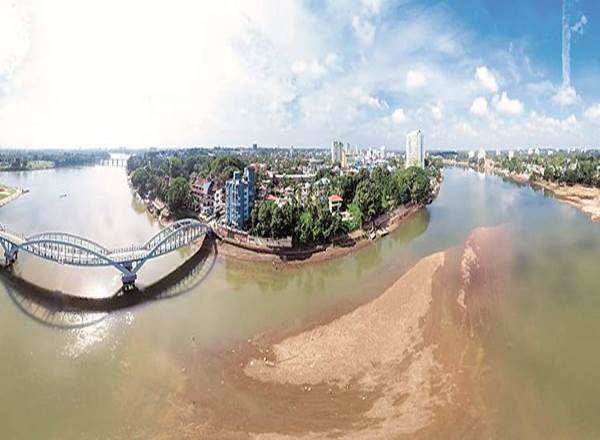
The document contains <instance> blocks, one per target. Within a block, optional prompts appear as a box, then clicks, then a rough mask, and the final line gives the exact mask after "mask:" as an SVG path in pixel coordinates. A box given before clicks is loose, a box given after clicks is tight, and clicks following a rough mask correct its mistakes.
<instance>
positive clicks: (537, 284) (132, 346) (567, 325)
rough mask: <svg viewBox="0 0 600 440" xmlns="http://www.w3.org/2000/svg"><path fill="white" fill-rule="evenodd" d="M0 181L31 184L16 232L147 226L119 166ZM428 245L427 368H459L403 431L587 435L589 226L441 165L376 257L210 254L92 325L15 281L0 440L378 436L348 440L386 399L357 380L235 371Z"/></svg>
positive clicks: (591, 326) (345, 304)
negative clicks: (435, 185) (442, 257)
mask: <svg viewBox="0 0 600 440" xmlns="http://www.w3.org/2000/svg"><path fill="white" fill-rule="evenodd" d="M0 181H1V182H2V183H5V184H8V185H13V186H19V187H22V188H28V189H29V190H30V192H29V193H28V194H26V195H24V196H22V197H20V198H19V199H17V200H16V201H14V202H12V203H10V204H9V205H6V206H4V207H2V208H0V222H1V223H2V224H5V225H6V226H9V227H11V228H12V229H16V230H19V231H21V232H24V233H28V234H29V233H31V234H32V233H35V232H43V231H49V230H60V231H68V232H73V233H78V234H81V235H84V236H86V237H89V238H92V239H94V240H95V241H97V242H100V243H102V244H105V245H107V246H125V245H127V244H130V243H141V242H143V241H145V239H146V238H148V237H149V236H151V235H152V234H153V233H154V232H156V231H158V230H159V226H158V225H157V224H156V222H155V221H154V220H153V219H152V218H151V217H150V216H148V215H147V214H146V212H145V211H144V207H143V205H141V203H139V202H138V201H137V200H136V199H135V197H133V195H132V193H131V191H130V189H129V187H128V185H127V181H126V176H125V172H124V170H123V169H119V168H110V167H83V168H75V169H61V170H44V171H35V172H18V173H1V174H0ZM61 193H67V194H68V196H67V197H64V198H60V197H59V195H60V194H61ZM482 226H485V227H490V228H491V229H490V230H494V231H498V230H499V229H500V230H502V233H495V234H491V235H488V236H486V235H485V234H483V236H481V235H480V239H479V240H478V243H479V244H478V249H477V256H478V259H477V264H478V265H477V267H475V268H474V269H473V270H472V273H470V275H471V278H470V281H469V283H468V286H467V287H468V288H467V289H466V292H467V293H466V294H465V295H464V298H463V301H464V305H465V306H466V309H464V308H463V307H462V306H461V305H460V304H459V297H460V291H461V289H464V287H465V279H464V277H463V275H464V273H465V272H464V270H463V269H464V268H463V260H464V256H465V243H467V242H468V240H469V237H473V231H474V230H476V229H477V228H479V227H482ZM496 227H500V228H496ZM440 251H443V252H446V256H447V258H446V263H445V264H444V266H443V267H442V268H441V269H440V270H439V271H438V272H436V274H435V276H434V279H433V284H432V286H433V300H432V302H431V307H430V310H429V313H428V315H427V318H426V319H425V320H423V322H422V329H423V335H424V336H423V342H422V345H423V347H426V346H429V345H431V344H436V345H438V346H439V348H438V349H436V350H435V352H434V355H435V356H436V359H437V361H438V362H439V363H440V364H441V365H443V366H444V368H445V370H444V371H446V372H449V374H452V378H453V380H452V384H453V389H454V391H453V393H454V394H452V395H453V399H454V400H453V401H452V402H451V403H448V404H446V405H437V406H436V407H435V408H433V411H432V415H431V417H430V418H429V419H428V421H427V423H425V425H424V427H423V428H421V429H419V430H417V431H415V432H413V433H410V434H405V435H406V436H409V437H417V438H439V437H444V438H482V437H487V438H565V437H580V438H581V437H584V438H590V437H598V436H600V420H599V419H598V418H597V417H596V413H597V408H598V407H600V397H598V396H600V392H599V391H600V390H599V389H598V387H599V386H600V385H598V384H599V383H600V381H599V379H600V356H599V355H598V354H597V350H595V348H594V347H595V346H596V343H597V336H598V335H599V334H600V324H599V322H600V321H599V320H598V316H600V278H599V277H598V262H599V261H600V228H599V227H598V225H597V224H593V223H591V222H590V220H589V219H588V218H587V217H586V216H585V215H584V214H582V213H580V212H579V211H577V210H576V209H575V208H573V207H570V206H567V205H565V204H562V203H559V202H557V201H556V200H554V199H552V198H551V197H548V196H547V195H544V193H542V192H536V191H534V190H533V189H531V188H529V187H527V186H524V187H523V186H516V185H514V184H511V183H509V182H504V181H502V179H500V178H498V177H493V176H482V175H479V174H477V173H475V172H470V171H462V170H456V169H447V170H445V180H444V183H443V186H442V190H441V192H440V194H439V197H438V198H437V199H436V201H435V202H434V203H433V204H432V205H430V206H428V207H427V208H426V209H424V210H422V211H420V212H419V213H417V214H416V215H415V216H413V217H411V219H409V220H408V221H407V222H406V223H405V224H404V225H403V226H402V227H400V228H399V229H398V230H397V231H395V232H394V233H392V234H390V235H389V236H387V237H385V238H384V239H382V240H379V241H377V242H375V243H374V244H373V245H372V246H368V247H367V248H365V249H362V250H359V251H357V252H355V253H354V254H352V255H349V256H346V257H343V258H340V259H337V260H333V261H329V262H325V263H320V264H318V265H311V266H307V267H303V268H294V269H278V270H274V269H273V267H270V266H268V265H261V264H258V265H257V264H251V263H243V262H235V261H230V260H225V259H223V258H221V257H219V255H218V253H217V252H216V251H214V250H213V251H212V254H211V256H210V258H208V257H207V258H201V259H200V260H199V264H198V265H197V268H196V269H195V270H194V271H193V273H192V274H191V275H190V276H189V277H187V278H186V277H185V276H183V275H182V276H181V277H180V278H181V279H179V278H178V279H177V280H175V281H174V282H173V283H170V284H169V283H167V284H165V285H164V290H165V291H164V300H160V301H150V302H144V303H143V304H141V305H138V306H135V307H131V308H125V309H123V310H118V311H94V312H93V313H75V312H69V313H63V312H61V311H60V310H59V311H57V310H56V309H53V308H52V307H48V306H47V305H46V307H45V306H44V303H43V302H42V303H39V302H36V301H31V300H30V299H28V295H27V294H28V293H29V294H31V293H32V292H29V291H27V287H26V286H27V285H26V284H25V287H23V286H21V285H19V284H17V286H16V287H15V285H14V283H11V282H10V281H9V280H7V278H6V277H0V359H1V362H0V394H1V397H0V432H1V433H2V438H16V439H37V438H40V439H53V438H55V439H78V438H102V439H104V438H108V439H119V438H123V439H131V438H206V437H214V438H247V437H249V436H256V435H264V436H266V437H267V438H268V436H281V435H288V436H293V437H294V436H300V437H301V436H311V435H312V436H314V437H316V438H319V437H322V436H324V435H338V436H342V437H343V436H351V435H352V433H353V432H354V433H359V432H364V433H370V434H365V436H366V437H369V436H375V435H376V432H377V431H361V430H365V429H371V428H377V426H378V424H380V425H383V421H382V420H372V419H370V418H368V417H366V416H365V414H367V413H368V412H369V411H371V410H372V408H373V405H374V404H375V402H376V401H377V399H378V398H380V397H381V396H382V395H383V394H384V391H383V390H382V389H378V390H375V391H373V393H372V394H369V395H367V396H366V398H365V399H364V400H363V399H362V397H365V396H364V393H362V391H363V390H361V389H360V387H359V386H358V383H354V382H351V383H350V387H349V388H348V389H344V388H341V389H337V388H336V387H335V386H333V387H331V386H330V385H329V384H317V385H315V386H314V387H313V388H311V390H310V391H306V390H305V389H304V387H302V386H297V385H285V384H277V383H272V382H261V381H258V380H254V379H252V378H250V377H248V376H247V375H246V374H245V373H244V365H246V363H247V362H248V361H249V360H250V359H254V358H256V359H262V358H263V357H266V358H267V359H272V358H273V356H274V355H273V353H272V351H271V350H272V346H273V344H277V343H280V342H281V341H285V340H286V338H288V337H293V336H294V335H298V334H301V333H302V332H304V331H310V330H311V329H314V328H317V327H318V326H320V325H327V324H328V323H330V322H332V321H333V320H335V319H336V318H337V317H339V316H341V315H344V314H345V313H349V312H351V311H353V310H355V309H356V308H357V307H360V306H361V305H362V304H365V303H366V302H368V301H370V300H373V299H375V298H377V297H379V295H381V294H382V293H383V292H384V291H385V290H386V289H387V288H388V287H390V286H391V285H392V284H393V283H394V282H396V281H397V280H398V279H399V278H401V277H402V276H403V275H404V274H406V273H407V271H408V270H409V269H410V268H411V267H413V266H414V265H415V264H417V263H418V262H419V261H420V260H421V259H422V258H424V257H426V256H428V255H431V254H433V253H436V252H440ZM192 253H193V250H192V249H185V250H182V251H181V252H179V253H174V254H172V255H169V256H167V257H165V258H163V259H160V260H155V261H153V262H151V263H152V264H149V265H148V267H145V268H144V269H143V270H142V273H141V277H140V283H141V284H142V285H150V284H152V283H153V282H154V281H156V280H158V279H159V278H161V277H162V276H163V275H164V274H166V273H169V272H171V271H173V270H175V268H176V267H178V266H179V265H180V264H181V263H182V262H183V261H184V260H186V259H188V258H189V257H190V256H191V255H192ZM15 273H16V275H17V276H19V277H22V278H23V279H25V280H27V281H28V282H31V283H34V284H38V285H41V286H44V287H46V288H48V289H50V290H59V291H60V290H62V291H68V292H73V293H76V294H80V295H87V296H91V297H104V296H107V295H111V294H112V293H114V291H115V290H116V289H117V288H118V285H119V275H118V273H116V271H114V270H113V269H108V268H107V269H98V270H96V269H80V268H69V267H65V266H60V265H55V264H52V263H49V262H46V261H42V260H39V259H36V258H34V257H28V256H26V255H21V256H20V257H19V261H18V263H17V267H16V268H15ZM23 289H25V290H23ZM464 290H465V289H464ZM465 310H466V311H465ZM248 341H250V342H248ZM408 362H409V361H408V360H407V361H406V364H402V363H401V364H399V365H398V371H399V372H400V371H403V368H405V367H406V365H408ZM390 380H393V379H390ZM384 383H385V382H384ZM330 389H331V390H330ZM431 390H432V391H431V393H432V394H433V395H435V394H436V392H437V393H440V394H441V393H442V388H441V386H440V387H439V389H437V388H436V387H435V386H434V387H432V389H431ZM406 396H407V397H406V398H408V397H409V396H410V390H407V391H406ZM401 400H402V399H400V400H399V401H398V402H397V403H398V405H401V403H402V402H401ZM386 426H387V425H386ZM390 426H392V425H390ZM393 432H396V431H393ZM397 436H399V437H402V434H398V435H397ZM363 437H364V436H363Z"/></svg>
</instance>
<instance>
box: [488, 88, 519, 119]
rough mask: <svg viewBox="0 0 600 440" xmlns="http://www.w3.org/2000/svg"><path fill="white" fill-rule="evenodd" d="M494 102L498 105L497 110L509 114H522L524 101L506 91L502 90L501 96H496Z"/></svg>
mask: <svg viewBox="0 0 600 440" xmlns="http://www.w3.org/2000/svg"><path fill="white" fill-rule="evenodd" d="M494 104H495V105H496V110H498V111H499V112H500V113H505V114H508V115H520V114H521V113H523V103H522V102H521V101H519V100H518V99H511V98H509V97H508V95H507V94H506V92H502V94H501V95H500V96H498V95H496V96H494Z"/></svg>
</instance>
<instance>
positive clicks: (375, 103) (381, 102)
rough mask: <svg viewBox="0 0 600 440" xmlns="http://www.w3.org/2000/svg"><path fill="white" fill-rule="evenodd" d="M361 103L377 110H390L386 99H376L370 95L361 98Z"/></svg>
mask: <svg viewBox="0 0 600 440" xmlns="http://www.w3.org/2000/svg"><path fill="white" fill-rule="evenodd" d="M359 101H360V103H361V104H362V105H366V106H367V107H371V108H373V109H376V110H386V109H388V108H389V105H388V103H387V102H386V101H385V99H379V98H375V97H373V96H370V95H362V96H360V98H359Z"/></svg>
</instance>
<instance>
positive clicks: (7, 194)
mask: <svg viewBox="0 0 600 440" xmlns="http://www.w3.org/2000/svg"><path fill="white" fill-rule="evenodd" d="M23 194H24V192H23V190H22V189H21V188H15V187H12V186H5V185H0V207H2V206H4V205H7V204H8V203H10V202H12V201H14V200H16V199H18V198H19V197H20V196H21V195H23Z"/></svg>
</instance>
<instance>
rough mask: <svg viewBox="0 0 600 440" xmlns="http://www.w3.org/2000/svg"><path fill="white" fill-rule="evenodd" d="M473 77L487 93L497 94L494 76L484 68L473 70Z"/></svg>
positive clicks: (496, 83)
mask: <svg viewBox="0 0 600 440" xmlns="http://www.w3.org/2000/svg"><path fill="white" fill-rule="evenodd" d="M475 77H476V78H477V79H478V80H479V82H480V83H481V84H482V85H483V87H485V88H486V89H487V90H488V91H490V92H492V93H496V92H498V82H497V81H496V76H495V75H494V74H493V73H492V71H491V70H490V69H488V68H487V67H486V66H479V67H478V68H477V69H476V70H475Z"/></svg>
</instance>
